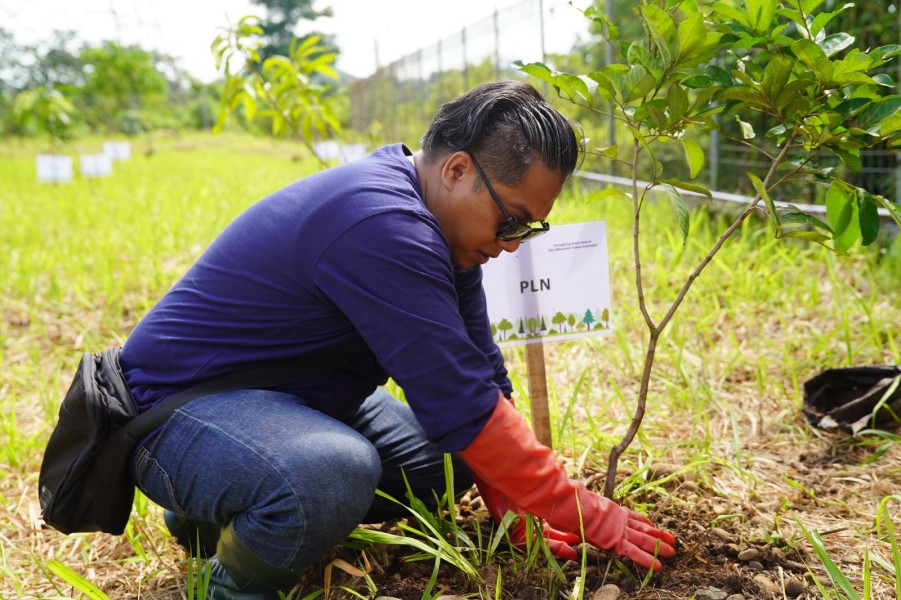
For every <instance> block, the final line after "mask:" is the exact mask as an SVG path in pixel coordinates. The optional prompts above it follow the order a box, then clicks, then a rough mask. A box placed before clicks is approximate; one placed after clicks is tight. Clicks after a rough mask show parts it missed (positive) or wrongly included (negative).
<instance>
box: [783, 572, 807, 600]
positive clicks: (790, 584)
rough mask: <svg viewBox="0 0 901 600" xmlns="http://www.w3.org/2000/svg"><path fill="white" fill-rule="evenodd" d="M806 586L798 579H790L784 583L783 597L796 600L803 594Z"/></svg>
mask: <svg viewBox="0 0 901 600" xmlns="http://www.w3.org/2000/svg"><path fill="white" fill-rule="evenodd" d="M806 588H807V586H805V585H804V582H803V581H801V580H800V579H797V578H795V577H792V578H791V579H789V580H788V581H786V582H785V595H786V596H788V597H789V598H797V597H798V596H800V595H801V594H803V593H804V590H805V589H806Z"/></svg>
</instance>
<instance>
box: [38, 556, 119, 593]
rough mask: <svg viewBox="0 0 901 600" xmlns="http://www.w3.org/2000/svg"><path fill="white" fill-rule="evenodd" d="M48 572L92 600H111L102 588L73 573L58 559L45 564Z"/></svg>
mask: <svg viewBox="0 0 901 600" xmlns="http://www.w3.org/2000/svg"><path fill="white" fill-rule="evenodd" d="M44 566H45V567H47V570H48V571H50V572H51V573H53V574H54V575H56V576H57V577H59V578H60V579H62V580H63V581H65V582H66V583H68V584H69V585H71V586H72V587H73V588H75V589H77V590H78V591H79V592H81V593H82V594H84V595H85V596H87V597H88V598H90V600H109V596H107V595H106V594H104V593H103V591H102V590H100V588H98V587H97V586H95V585H94V584H93V583H91V582H90V581H88V580H87V579H85V578H84V577H82V576H81V575H79V574H78V573H76V572H75V571H73V570H72V569H71V568H70V567H68V566H67V565H65V564H63V563H62V562H61V561H60V560H58V559H55V558H54V559H51V560H48V561H47V562H45V563H44Z"/></svg>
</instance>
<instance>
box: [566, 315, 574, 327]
mask: <svg viewBox="0 0 901 600" xmlns="http://www.w3.org/2000/svg"><path fill="white" fill-rule="evenodd" d="M566 324H567V325H569V330H570V331H572V330H573V329H575V327H576V315H574V314H572V313H569V316H568V317H566Z"/></svg>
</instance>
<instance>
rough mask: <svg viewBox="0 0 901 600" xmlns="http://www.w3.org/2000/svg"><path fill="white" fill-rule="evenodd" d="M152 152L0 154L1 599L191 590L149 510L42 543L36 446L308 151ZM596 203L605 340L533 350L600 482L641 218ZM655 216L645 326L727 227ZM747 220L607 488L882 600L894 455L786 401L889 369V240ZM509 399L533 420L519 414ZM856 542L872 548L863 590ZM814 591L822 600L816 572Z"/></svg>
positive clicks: (615, 410)
mask: <svg viewBox="0 0 901 600" xmlns="http://www.w3.org/2000/svg"><path fill="white" fill-rule="evenodd" d="M99 144H100V142H99V141H98V142H96V144H93V143H90V142H79V143H78V145H73V146H71V147H69V148H67V149H65V151H66V152H69V153H72V154H73V155H76V154H77V153H78V152H84V153H92V152H98V151H99V149H100V147H99ZM411 145H415V144H411ZM150 149H151V145H150V144H149V143H148V142H147V141H146V140H137V141H134V142H133V144H132V152H133V156H132V158H131V159H130V160H127V161H122V162H117V163H115V165H114V172H113V175H112V176H110V177H107V178H102V179H84V178H81V177H79V176H78V175H76V179H75V181H73V182H72V183H68V184H46V183H38V182H37V180H36V175H35V158H34V156H35V154H36V152H37V150H39V148H38V147H35V146H31V145H25V144H21V143H19V142H15V141H11V142H9V143H4V144H3V147H2V149H0V363H2V369H0V453H2V455H0V544H2V551H0V598H81V597H83V594H82V592H81V591H79V590H78V589H76V587H73V585H71V583H69V582H67V581H66V578H65V577H63V576H61V575H60V573H61V572H67V569H70V570H71V571H74V572H75V573H78V574H79V575H80V576H82V577H84V578H85V579H87V580H88V581H90V582H91V583H92V584H93V585H94V586H96V587H97V588H98V589H99V590H102V592H103V593H104V594H106V595H107V596H108V597H110V598H139V597H140V598H173V599H174V598H183V597H189V589H188V585H187V580H186V569H187V567H186V561H185V557H184V554H183V553H181V551H180V550H179V549H178V548H177V546H176V545H175V543H174V541H173V540H172V539H171V538H170V537H169V536H168V534H167V533H166V532H165V529H164V527H163V526H162V522H161V519H160V518H159V511H158V509H157V508H156V507H154V506H152V505H149V504H148V503H147V502H146V501H144V500H143V499H142V498H139V499H138V502H137V503H136V505H135V512H134V515H133V518H132V520H131V522H130V525H129V529H128V531H127V533H126V535H124V536H121V537H112V536H106V535H100V534H97V535H95V534H85V535H73V536H63V535H61V534H59V533H58V532H56V531H54V530H51V529H45V528H42V525H41V520H40V510H39V504H38V499H37V477H38V470H39V468H40V461H41V456H42V451H43V447H44V444H45V443H46V440H47V437H48V436H49V434H50V431H51V430H52V427H53V425H54V423H55V420H56V412H57V410H58V406H59V402H60V401H61V399H62V396H63V395H64V393H65V391H66V389H67V387H68V385H69V383H70V381H71V377H72V374H73V373H74V371H75V368H76V365H77V362H78V360H79V359H80V357H81V354H82V353H83V352H88V351H90V352H93V351H98V350H101V349H103V348H105V347H108V346H112V345H119V344H122V343H123V342H124V340H125V339H126V338H127V336H128V333H129V331H130V330H131V328H132V327H133V326H134V325H135V323H136V322H137V321H138V319H140V317H141V316H142V315H143V314H144V313H145V312H146V311H147V310H148V309H149V308H150V307H151V306H152V305H153V303H154V302H155V301H156V299H157V298H158V297H159V296H160V295H161V294H163V293H164V292H165V291H166V289H168V287H169V286H171V285H172V283H174V282H175V280H176V279H177V278H178V277H179V276H180V275H181V273H182V272H183V271H184V270H185V269H186V268H187V267H188V266H189V265H190V264H191V262H192V261H193V260H194V259H195V258H196V257H197V256H198V254H199V253H200V252H201V251H202V250H203V249H204V248H205V247H206V245H207V244H209V242H210V241H211V240H212V239H213V237H214V236H215V235H216V234H217V233H218V232H219V231H220V230H221V229H222V227H224V226H225V225H226V224H227V223H228V222H229V221H230V220H231V219H232V218H233V217H234V216H236V215H237V214H238V213H239V212H241V211H242V210H243V209H244V208H246V207H247V206H249V205H250V204H251V203H253V202H255V201H256V200H258V199H259V198H262V197H263V196H265V195H266V194H268V193H270V192H272V191H274V190H276V189H278V188H280V187H282V186H284V185H287V184H288V183H290V182H293V181H294V180H296V179H297V178H299V177H302V176H304V175H306V174H309V173H311V172H313V171H315V170H316V169H318V168H319V165H318V164H317V163H316V162H315V161H313V160H311V159H309V158H304V159H301V160H298V159H296V154H297V153H299V152H301V149H300V147H299V146H292V145H290V144H286V143H281V142H273V141H270V140H265V139H259V138H251V137H243V136H197V135H192V136H171V137H166V138H160V139H157V140H155V141H154V143H153V145H152V152H149V150H150ZM591 191H592V190H591V189H590V188H587V187H584V188H583V187H581V183H580V182H579V181H578V180H575V181H574V184H573V185H572V186H569V187H568V188H567V189H566V191H565V194H564V197H562V198H561V200H560V201H559V202H558V206H557V207H556V208H555V210H554V212H553V213H552V215H551V217H552V218H551V219H550V220H551V222H552V224H553V223H564V222H577V221H585V220H595V219H603V220H606V221H607V232H608V237H609V242H608V246H609V255H610V260H611V264H610V268H611V281H612V285H613V304H614V306H613V311H612V312H613V319H612V324H613V332H612V333H611V334H609V335H606V336H603V337H598V338H593V339H590V340H581V341H578V342H563V343H557V344H547V345H546V346H545V356H546V370H547V376H548V386H549V389H550V395H551V412H552V420H553V429H554V434H555V440H554V443H555V448H556V449H557V450H558V452H559V454H560V456H561V457H562V458H563V459H564V460H565V461H566V463H567V466H568V467H569V468H570V470H571V472H572V474H573V476H576V477H580V478H585V479H588V480H589V481H591V482H594V483H597V481H598V476H599V474H602V473H603V471H604V468H605V466H606V461H607V453H608V451H609V448H610V446H611V445H612V444H614V443H616V442H617V441H618V440H619V438H620V437H621V435H622V434H623V433H624V431H625V429H626V427H627V425H628V422H629V419H630V415H631V412H632V410H633V407H634V399H635V397H636V393H637V389H638V383H639V381H638V377H639V375H640V372H641V367H642V364H643V362H644V343H645V338H646V332H645V331H644V324H643V320H642V318H641V316H640V314H639V312H638V310H637V303H636V299H635V291H634V282H633V280H634V271H633V262H632V254H631V244H632V242H631V221H630V220H631V207H630V206H628V205H625V204H616V203H613V202H611V201H606V202H604V201H595V200H592V199H591ZM645 212H646V217H645V219H644V222H643V229H644V242H643V252H644V256H643V270H644V273H645V276H646V281H647V287H646V294H647V296H648V297H649V298H650V299H651V304H652V307H653V311H655V314H656V315H657V316H658V317H659V316H660V315H661V314H662V312H663V311H665V310H666V309H667V308H668V307H669V304H670V302H671V301H672V299H673V298H674V296H675V293H676V290H678V288H679V287H680V286H681V284H682V281H683V280H684V278H685V276H686V275H687V274H688V273H689V272H690V271H691V269H692V268H693V267H694V265H695V264H696V263H697V262H698V261H699V259H700V258H701V257H702V256H703V254H704V253H706V251H707V249H708V248H709V247H710V246H711V245H712V244H713V242H714V240H715V239H716V237H717V236H718V234H719V232H721V231H722V229H723V228H724V225H723V223H724V221H723V219H724V218H726V215H724V214H721V213H718V212H716V211H714V212H711V211H709V210H707V207H699V208H697V209H695V210H693V212H692V221H691V228H692V233H691V236H690V239H689V241H688V243H687V244H685V245H683V244H682V239H681V235H680V234H679V231H678V227H677V226H676V225H675V224H674V223H673V218H672V215H671V212H670V208H669V205H668V203H658V204H650V205H648V206H647V208H646V211H645ZM752 221H753V222H750V223H748V224H747V225H746V226H745V227H743V228H742V230H741V231H740V234H739V235H738V236H737V237H736V239H734V240H732V241H730V242H729V243H727V244H726V246H725V247H724V249H723V250H722V251H721V253H720V254H719V255H718V256H717V257H716V258H715V259H714V261H713V262H712V264H711V265H710V266H709V267H708V268H707V270H706V271H705V272H704V273H703V274H702V275H701V277H700V278H699V280H698V281H697V282H696V284H695V286H694V288H693V289H692V291H691V293H690V294H689V296H688V298H687V300H686V302H685V303H684V305H683V307H682V308H681V309H680V312H679V314H678V315H677V317H676V319H675V321H674V323H673V325H671V327H670V329H668V330H667V333H666V334H665V335H664V338H663V340H662V343H661V346H660V347H659V348H658V357H657V367H656V370H655V373H654V377H653V379H652V392H651V397H650V401H649V407H648V413H647V416H646V418H645V422H644V426H643V428H642V431H641V433H640V435H639V437H638V439H637V440H636V441H635V443H634V444H633V446H632V448H631V449H630V450H629V452H628V453H627V454H626V455H625V456H624V458H623V459H622V460H621V462H620V475H621V477H622V479H623V484H622V485H621V488H620V492H621V493H623V494H625V493H627V492H631V494H632V497H634V498H637V499H640V507H641V508H642V509H643V510H645V511H646V512H649V513H651V514H652V515H653V514H654V512H655V510H658V508H659V506H662V505H666V506H668V507H669V510H670V512H673V511H675V512H677V513H683V514H684V515H685V525H686V526H688V525H689V524H690V526H692V527H696V528H701V529H705V528H706V530H712V529H713V528H715V527H718V528H720V529H727V530H729V531H730V532H732V534H734V535H735V536H736V540H737V541H738V542H739V543H743V542H744V541H747V540H756V539H758V538H759V539H766V540H767V541H770V542H773V543H775V541H778V542H779V544H780V545H781V546H783V547H789V548H798V549H800V550H802V551H804V552H808V555H809V556H810V557H811V561H810V566H811V568H812V569H813V572H814V573H815V574H817V575H818V576H819V578H820V579H821V580H823V581H825V582H826V583H827V585H828V577H827V576H826V575H825V571H824V570H823V567H822V564H821V562H820V561H818V560H816V556H815V555H814V554H812V553H810V552H809V551H810V544H809V541H808V540H807V539H806V538H805V537H804V535H803V533H802V530H801V525H804V526H805V527H807V528H816V529H818V530H819V531H820V532H822V533H823V540H824V544H825V548H826V550H827V552H829V554H830V556H831V557H832V559H833V560H834V561H835V562H836V563H837V565H838V568H839V569H840V570H841V571H842V572H843V573H845V574H846V575H847V576H848V577H849V579H850V580H851V581H852V583H854V584H855V585H857V586H858V589H862V587H863V582H864V580H865V579H866V581H868V582H869V584H870V586H871V595H872V597H873V598H885V599H888V598H894V597H895V594H896V592H895V589H896V588H895V583H894V577H893V576H892V574H891V573H890V571H889V568H890V565H891V562H892V544H891V543H890V541H889V540H888V538H887V534H886V529H885V521H884V520H881V521H880V520H877V515H879V514H882V513H880V506H884V507H887V510H888V514H889V515H890V519H891V521H892V522H893V523H895V524H897V525H901V518H899V514H901V512H899V508H898V500H899V499H901V497H899V496H898V494H899V490H901V449H899V448H898V447H896V446H891V447H890V448H889V449H888V450H887V452H886V453H885V454H884V455H883V456H881V457H880V458H879V459H878V460H876V461H874V462H872V463H870V464H865V461H866V460H867V458H868V457H870V456H872V454H873V452H874V449H875V446H873V445H869V446H868V445H865V444H862V442H865V441H866V439H867V438H863V439H857V438H851V437H849V436H848V435H847V434H845V433H841V432H824V431H821V430H817V429H814V428H812V427H811V426H810V425H808V424H807V422H806V421H805V419H804V417H803V415H802V414H801V411H800V409H801V405H802V398H803V383H804V381H805V380H807V379H809V378H811V377H813V376H814V375H816V374H817V373H819V372H820V371H822V370H823V369H827V368H835V367H844V366H857V365H874V364H880V365H881V364H898V363H901V350H899V347H901V334H899V327H898V324H899V323H901V302H899V292H901V242H898V241H892V240H891V239H890V237H889V236H887V235H883V237H882V238H881V239H880V240H879V242H877V244H876V245H874V246H873V247H871V248H867V249H857V250H855V251H854V252H852V253H851V255H850V256H845V257H838V256H834V255H832V254H831V253H829V252H828V251H826V250H825V249H823V248H820V247H818V246H815V245H807V244H803V243H797V242H785V241H780V240H774V239H773V238H772V233H771V232H770V230H769V229H768V227H767V226H766V224H765V223H764V222H763V221H762V220H753V219H752ZM505 355H506V356H507V358H508V362H509V366H510V369H511V371H512V372H513V378H514V384H515V385H516V387H517V388H518V393H517V396H518V397H519V398H521V399H524V398H528V390H527V387H528V384H527V381H528V380H527V376H526V366H525V360H524V353H523V351H522V349H517V350H509V351H505ZM518 406H519V407H520V408H521V410H523V411H525V412H528V403H527V402H525V401H522V400H521V401H520V402H519V403H518ZM870 439H871V438H870ZM702 533H704V534H705V535H706V533H705V532H702ZM710 540H711V541H710V543H711V544H713V543H714V541H715V540H714V539H713V538H710ZM865 549H868V550H869V551H870V552H871V553H872V555H875V556H877V557H878V559H877V560H875V562H873V563H872V566H870V567H869V569H868V572H867V573H866V577H865V572H864V550H865ZM681 550H682V551H683V552H685V553H690V552H693V551H694V550H693V549H692V548H691V547H683V548H682V549H681ZM871 560H873V559H872V558H871ZM60 565H62V567H60ZM777 583H778V582H777ZM361 593H363V592H361ZM805 593H806V594H811V595H809V596H808V597H811V598H813V597H818V596H817V595H816V589H815V587H814V586H813V583H812V578H811V577H808V591H807V592H805ZM374 595H378V594H374ZM367 597H368V596H367ZM484 597H486V598H487V597H494V596H493V590H492V591H491V592H490V593H489V592H487V591H486V593H485V595H484ZM665 597H672V596H665ZM842 597H844V596H842Z"/></svg>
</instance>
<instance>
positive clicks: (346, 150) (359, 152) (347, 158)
mask: <svg viewBox="0 0 901 600" xmlns="http://www.w3.org/2000/svg"><path fill="white" fill-rule="evenodd" d="M367 156H369V149H368V148H366V144H345V145H344V146H342V147H341V157H340V161H341V164H345V163H349V162H353V161H355V160H359V159H361V158H366V157H367Z"/></svg>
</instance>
